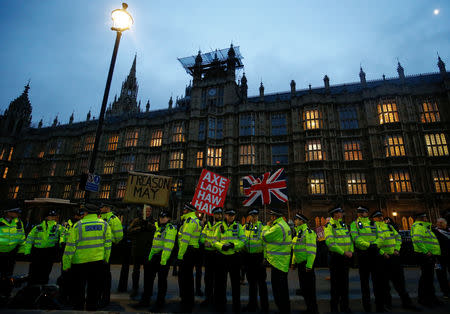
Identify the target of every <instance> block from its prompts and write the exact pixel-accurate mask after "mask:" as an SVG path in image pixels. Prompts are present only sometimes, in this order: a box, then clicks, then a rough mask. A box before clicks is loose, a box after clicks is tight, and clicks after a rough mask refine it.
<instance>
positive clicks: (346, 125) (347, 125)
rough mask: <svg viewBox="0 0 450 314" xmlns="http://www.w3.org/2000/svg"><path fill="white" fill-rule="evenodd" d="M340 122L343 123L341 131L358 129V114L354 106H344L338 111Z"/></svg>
mask: <svg viewBox="0 0 450 314" xmlns="http://www.w3.org/2000/svg"><path fill="white" fill-rule="evenodd" d="M338 111H339V120H340V122H341V129H343V130H350V129H357V128H358V127H359V126H358V112H357V110H356V107H354V106H342V107H340V108H339V109H338Z"/></svg>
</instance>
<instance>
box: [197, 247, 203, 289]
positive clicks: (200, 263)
mask: <svg viewBox="0 0 450 314" xmlns="http://www.w3.org/2000/svg"><path fill="white" fill-rule="evenodd" d="M204 252H205V251H204V250H203V249H199V250H198V254H197V259H196V261H195V292H197V293H198V292H200V291H201V290H202V274H203V269H202V267H203V264H204V261H203V259H204V254H205V253H204Z"/></svg>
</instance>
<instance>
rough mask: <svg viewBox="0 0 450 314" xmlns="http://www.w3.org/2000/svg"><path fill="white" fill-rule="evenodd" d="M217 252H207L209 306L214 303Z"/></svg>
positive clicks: (206, 270)
mask: <svg viewBox="0 0 450 314" xmlns="http://www.w3.org/2000/svg"><path fill="white" fill-rule="evenodd" d="M217 254H218V253H217V252H216V251H208V250H205V297H206V298H205V300H206V302H208V303H209V304H212V303H213V302H214V281H215V272H216V260H217Z"/></svg>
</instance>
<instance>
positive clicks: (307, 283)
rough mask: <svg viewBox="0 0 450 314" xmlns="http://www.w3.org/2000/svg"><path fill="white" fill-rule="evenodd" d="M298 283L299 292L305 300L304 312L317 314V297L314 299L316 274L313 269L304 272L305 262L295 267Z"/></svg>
mask: <svg viewBox="0 0 450 314" xmlns="http://www.w3.org/2000/svg"><path fill="white" fill-rule="evenodd" d="M297 267H298V281H299V282H300V290H301V291H302V294H303V298H304V299H305V304H306V311H307V312H309V313H318V312H319V309H318V307H317V297H316V274H315V272H314V268H313V269H312V270H311V271H306V261H304V262H302V263H300V264H298V265H297Z"/></svg>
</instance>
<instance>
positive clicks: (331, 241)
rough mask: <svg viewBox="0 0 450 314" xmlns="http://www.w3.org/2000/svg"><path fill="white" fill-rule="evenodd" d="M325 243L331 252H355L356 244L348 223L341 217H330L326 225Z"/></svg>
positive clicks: (342, 253)
mask: <svg viewBox="0 0 450 314" xmlns="http://www.w3.org/2000/svg"><path fill="white" fill-rule="evenodd" d="M324 233H325V243H326V245H327V246H328V250H329V251H330V252H334V253H338V254H340V255H344V253H345V252H353V251H354V246H353V241H352V238H351V237H350V232H349V231H348V228H347V225H346V224H344V223H343V222H342V220H341V219H338V220H334V219H333V218H331V219H330V222H328V223H327V224H326V225H325V230H324Z"/></svg>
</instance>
